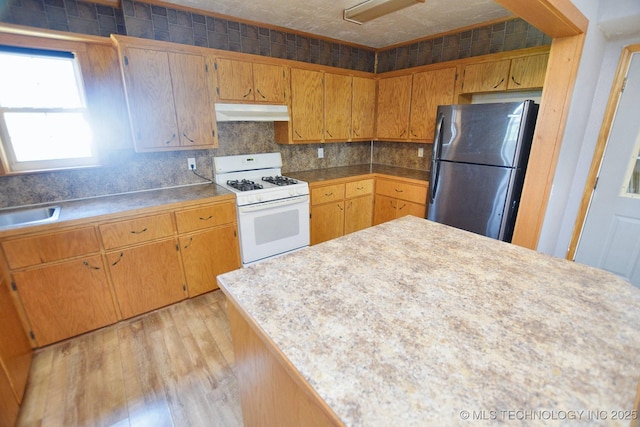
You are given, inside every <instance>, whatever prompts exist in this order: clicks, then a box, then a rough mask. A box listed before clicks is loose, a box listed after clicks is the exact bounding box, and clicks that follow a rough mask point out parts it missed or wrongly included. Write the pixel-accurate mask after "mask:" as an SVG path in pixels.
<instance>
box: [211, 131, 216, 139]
mask: <svg viewBox="0 0 640 427" xmlns="http://www.w3.org/2000/svg"><path fill="white" fill-rule="evenodd" d="M211 136H213V137H214V138H215V137H216V130H215V129H211Z"/></svg>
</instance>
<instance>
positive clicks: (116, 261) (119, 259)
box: [111, 252, 124, 266]
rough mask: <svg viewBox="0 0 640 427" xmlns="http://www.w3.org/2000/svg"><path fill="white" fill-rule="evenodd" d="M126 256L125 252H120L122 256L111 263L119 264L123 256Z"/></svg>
mask: <svg viewBox="0 0 640 427" xmlns="http://www.w3.org/2000/svg"><path fill="white" fill-rule="evenodd" d="M123 256H124V252H120V256H119V257H118V259H117V260H115V261H114V262H112V263H111V265H112V266H114V265H116V264H118V263H119V262H120V261H122V257H123Z"/></svg>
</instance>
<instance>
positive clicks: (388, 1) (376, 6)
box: [343, 0, 424, 25]
mask: <svg viewBox="0 0 640 427" xmlns="http://www.w3.org/2000/svg"><path fill="white" fill-rule="evenodd" d="M416 3H424V0H367V1H365V2H363V3H360V4H357V5H355V6H353V7H350V8H349V9H345V10H344V14H343V18H344V20H345V21H349V22H353V23H354V24H359V25H361V24H362V23H364V22H368V21H371V20H372V19H376V18H379V17H381V16H383V15H387V14H389V13H392V12H395V11H398V10H400V9H404V8H405V7H407V6H411V5H413V4H416Z"/></svg>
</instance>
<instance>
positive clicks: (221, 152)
mask: <svg viewBox="0 0 640 427" xmlns="http://www.w3.org/2000/svg"><path fill="white" fill-rule="evenodd" d="M218 134H219V141H220V147H219V148H217V149H213V150H192V151H173V152H159V153H133V152H129V151H123V152H121V153H119V154H118V155H117V156H118V157H117V159H116V161H114V162H112V165H111V166H105V167H100V168H87V169H76V170H66V171H55V172H41V173H33V174H26V175H15V176H2V177H0V189H1V190H0V208H9V207H15V206H24V205H33V204H40V203H52V202H58V201H64V200H73V199H80V198H87V197H95V196H103V195H108V194H118V193H127V192H132V191H143V190H150V189H154V188H163V187H173V186H181V185H189V184H198V183H201V182H205V181H204V180H203V179H202V178H199V177H198V176H196V175H194V174H193V173H192V172H191V171H189V170H187V157H195V158H196V167H197V169H196V172H197V173H198V174H200V175H202V176H204V177H206V178H208V179H211V178H212V177H213V170H212V159H213V157H214V156H229V155H237V154H251V153H268V152H276V151H280V152H281V153H282V158H283V168H282V169H283V172H285V173H287V172H297V171H304V170H311V169H321V168H329V167H337V166H348V165H359V164H369V163H370V161H371V144H372V143H371V142H357V143H342V144H341V143H337V144H336V143H333V144H305V145H280V144H276V143H275V142H273V141H274V131H273V123H268V122H262V123H257V122H256V123H249V122H242V123H219V124H218ZM373 144H374V145H373V159H374V163H379V164H385V165H390V166H401V167H407V168H411V169H422V170H428V165H429V162H428V159H429V158H430V156H431V145H427V144H406V143H383V142H375V143H373ZM318 147H323V148H324V158H322V159H319V158H318V153H317V152H318V150H317V149H318ZM418 147H423V148H424V149H425V150H424V151H425V153H424V156H425V157H424V158H419V157H417V149H418Z"/></svg>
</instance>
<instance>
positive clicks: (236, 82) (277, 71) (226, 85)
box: [215, 58, 286, 104]
mask: <svg viewBox="0 0 640 427" xmlns="http://www.w3.org/2000/svg"><path fill="white" fill-rule="evenodd" d="M215 68H216V73H217V77H218V85H217V90H216V92H217V99H218V100H220V101H234V102H235V101H246V102H265V103H273V104H283V103H284V102H285V98H286V97H285V71H284V67H282V66H280V65H272V64H262V63H251V62H247V61H237V60H233V59H227V58H216V60H215Z"/></svg>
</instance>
